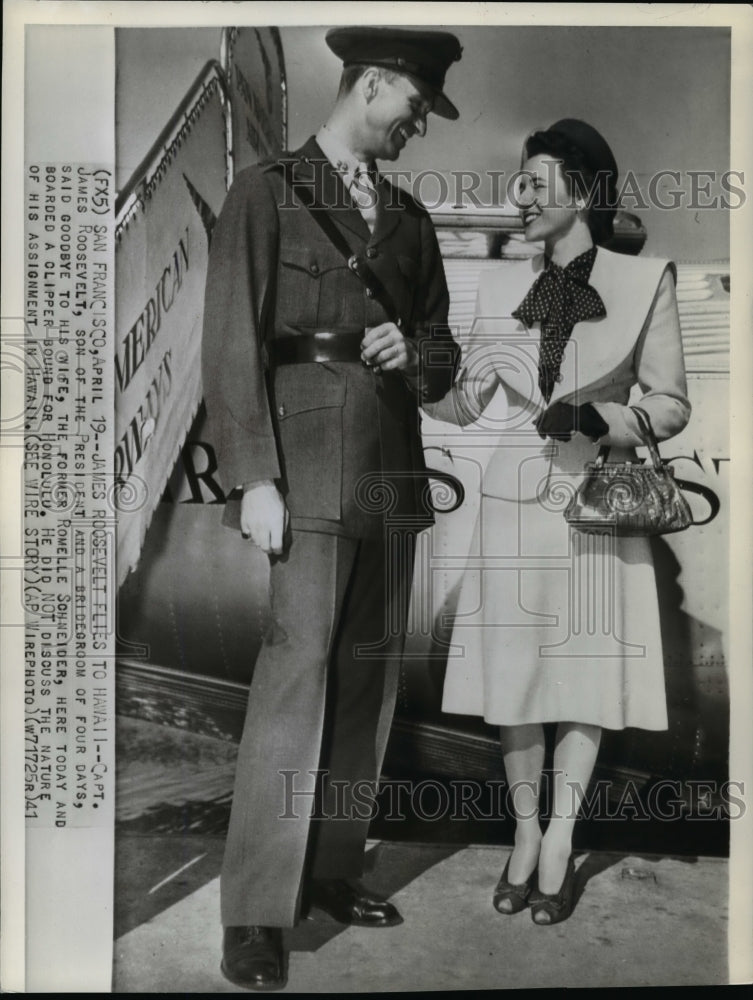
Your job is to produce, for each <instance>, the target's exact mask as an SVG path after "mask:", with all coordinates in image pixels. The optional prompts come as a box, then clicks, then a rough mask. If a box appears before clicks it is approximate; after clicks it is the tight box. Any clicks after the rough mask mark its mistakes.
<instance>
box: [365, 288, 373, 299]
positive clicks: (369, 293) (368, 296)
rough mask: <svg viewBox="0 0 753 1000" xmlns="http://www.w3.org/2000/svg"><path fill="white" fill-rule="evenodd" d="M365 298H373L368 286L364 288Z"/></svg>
mask: <svg viewBox="0 0 753 1000" xmlns="http://www.w3.org/2000/svg"><path fill="white" fill-rule="evenodd" d="M366 298H367V299H373V298H374V293H373V292H372V290H371V289H370V288H367V289H366Z"/></svg>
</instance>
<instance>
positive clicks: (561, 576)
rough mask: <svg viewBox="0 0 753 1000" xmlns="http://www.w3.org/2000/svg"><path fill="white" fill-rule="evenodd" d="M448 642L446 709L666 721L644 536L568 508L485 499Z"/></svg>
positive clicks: (509, 720)
mask: <svg viewBox="0 0 753 1000" xmlns="http://www.w3.org/2000/svg"><path fill="white" fill-rule="evenodd" d="M452 647H453V648H452V651H451V654H450V658H449V660H448V666H447V673H446V677H445V685H444V695H443V702H442V708H443V710H444V711H445V712H453V713H459V714H463V715H478V716H483V718H484V719H485V720H486V721H487V722H489V723H492V724H495V725H518V724H523V723H533V722H556V721H567V722H581V723H587V724H591V725H598V726H603V727H604V728H607V729H624V728H625V727H627V726H635V727H637V728H640V729H652V730H662V729H666V728H667V704H666V695H665V686H664V665H663V657H662V645H661V631H660V624H659V608H658V601H657V594H656V580H655V576H654V567H653V561H652V557H651V550H650V543H649V540H648V539H647V538H614V537H611V536H608V535H601V534H599V535H595V534H588V533H583V532H579V531H574V530H572V529H571V528H570V527H569V526H568V525H567V523H566V521H565V519H564V517H563V514H562V511H561V510H560V509H557V510H547V509H545V508H544V507H543V506H542V505H541V504H540V503H539V502H538V501H536V500H532V501H528V502H515V501H509V500H500V499H497V498H494V497H486V496H482V498H481V506H480V510H479V516H478V520H477V522H476V528H475V532H474V536H473V542H472V544H471V550H470V556H469V560H468V567H467V569H466V572H465V574H464V577H463V582H462V586H461V591H460V597H459V602H458V608H457V612H456V616H455V620H454V626H453V637H452Z"/></svg>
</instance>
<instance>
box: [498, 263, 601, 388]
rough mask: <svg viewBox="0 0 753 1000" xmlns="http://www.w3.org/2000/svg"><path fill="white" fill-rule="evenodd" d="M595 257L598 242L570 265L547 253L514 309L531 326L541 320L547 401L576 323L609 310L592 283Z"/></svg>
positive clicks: (541, 381)
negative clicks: (526, 292)
mask: <svg viewBox="0 0 753 1000" xmlns="http://www.w3.org/2000/svg"><path fill="white" fill-rule="evenodd" d="M595 259H596V247H595V246H593V247H591V249H590V250H586V252H585V253H582V254H581V255H580V256H579V257H576V258H575V259H574V260H571V261H570V263H569V264H568V265H567V266H566V267H560V266H559V265H558V264H553V263H552V261H551V260H550V259H549V258H548V257H547V258H546V259H545V262H544V271H543V272H542V273H541V274H540V275H539V276H538V278H537V279H536V281H535V282H534V283H533V285H532V286H531V288H530V289H529V291H528V294H527V295H526V297H525V298H524V299H523V301H522V302H521V303H520V305H519V306H518V308H517V309H514V310H513V312H512V315H513V316H514V317H515V319H519V320H520V321H521V323H525V325H526V326H527V327H529V328H530V327H532V326H533V325H534V324H535V323H541V344H540V347H539V388H540V389H541V392H542V393H543V396H544V399H545V400H546V401H547V403H548V402H549V400H550V398H551V395H552V392H553V391H554V383H555V382H559V381H560V378H561V376H560V366H561V365H562V356H563V354H564V353H565V347H566V345H567V342H568V340H569V339H570V335H571V334H572V332H573V327H574V326H575V324H576V323H580V322H581V320H584V319H596V318H598V317H600V316H606V314H607V311H606V309H605V308H604V303H603V302H602V300H601V296H600V295H599V293H598V292H597V291H596V289H595V288H592V287H591V285H589V284H588V279H589V278H590V277H591V269H592V267H593V263H594V260H595Z"/></svg>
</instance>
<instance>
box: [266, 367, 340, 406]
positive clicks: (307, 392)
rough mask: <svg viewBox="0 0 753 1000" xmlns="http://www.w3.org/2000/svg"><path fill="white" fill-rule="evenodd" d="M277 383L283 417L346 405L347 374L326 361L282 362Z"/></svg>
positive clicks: (276, 398) (276, 402)
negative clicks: (323, 362)
mask: <svg viewBox="0 0 753 1000" xmlns="http://www.w3.org/2000/svg"><path fill="white" fill-rule="evenodd" d="M274 385H275V407H276V412H277V416H278V418H279V419H280V420H285V418H286V417H291V416H293V415H294V414H296V413H305V412H306V411H307V410H322V409H325V408H327V407H329V406H344V405H345V376H344V375H341V374H340V373H339V372H336V371H333V370H332V369H331V368H327V367H326V365H323V364H313V363H312V364H300V365H281V366H280V367H279V368H278V369H277V371H276V372H275V380H274Z"/></svg>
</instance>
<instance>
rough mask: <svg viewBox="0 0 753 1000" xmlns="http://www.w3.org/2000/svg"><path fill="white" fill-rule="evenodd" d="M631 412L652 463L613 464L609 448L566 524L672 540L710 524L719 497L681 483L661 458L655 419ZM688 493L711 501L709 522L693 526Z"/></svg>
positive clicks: (589, 473) (590, 471) (588, 475)
mask: <svg viewBox="0 0 753 1000" xmlns="http://www.w3.org/2000/svg"><path fill="white" fill-rule="evenodd" d="M631 409H632V410H633V412H634V413H635V415H636V417H637V418H638V424H639V426H640V428H641V434H642V435H643V438H644V441H645V443H646V445H647V446H648V450H649V461H648V462H646V464H642V463H638V462H608V461H607V458H608V457H609V446H608V445H603V446H602V447H601V448H600V449H599V454H598V455H597V457H596V461H594V462H588V463H587V464H586V468H585V477H584V479H583V481H582V482H581V484H580V486H579V487H578V490H577V491H576V493H575V495H574V496H573V497H572V499H571V500H570V502H569V503H568V505H567V508H566V509H565V520H566V521H567V522H568V524H571V525H572V526H573V527H574V528H578V529H579V530H580V531H609V532H611V533H613V534H615V535H626V536H646V535H666V534H670V533H671V532H675V531H684V530H685V529H686V528H689V527H690V526H691V525H700V524H708V523H709V521H711V520H713V519H714V517H716V515H717V513H718V511H719V500H718V498H717V497H716V495H715V494H714V493H712V492H711V491H710V490H707V489H705V488H704V487H703V486H699V485H698V484H697V483H689V482H686V481H685V480H683V479H676V478H675V474H674V468H673V467H672V466H671V465H670V464H669V463H668V462H667V461H664V460H663V459H662V457H661V455H660V454H659V446H658V444H657V441H656V435H655V434H654V429H653V427H652V426H651V420H650V418H649V415H648V414H647V413H646V411H645V410H642V409H641V408H640V407H638V406H632V407H631ZM683 489H684V490H687V491H688V492H691V493H697V494H699V495H701V496H703V497H705V499H706V500H707V501H708V502H709V504H710V505H711V513H710V514H709V516H708V517H707V518H706V519H705V520H704V521H694V520H693V514H692V511H691V509H690V504H689V503H688V501H687V500H686V498H685V497H684V496H683V493H682V490H683Z"/></svg>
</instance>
